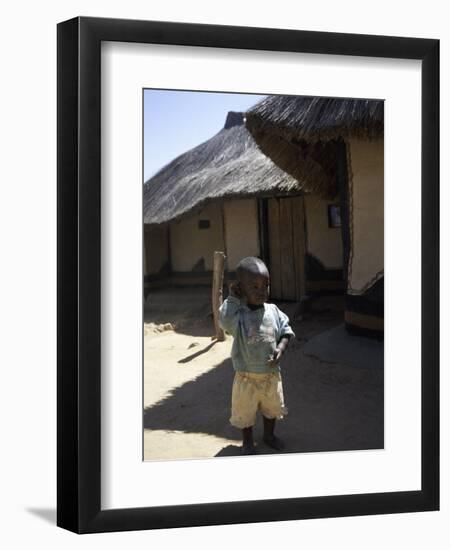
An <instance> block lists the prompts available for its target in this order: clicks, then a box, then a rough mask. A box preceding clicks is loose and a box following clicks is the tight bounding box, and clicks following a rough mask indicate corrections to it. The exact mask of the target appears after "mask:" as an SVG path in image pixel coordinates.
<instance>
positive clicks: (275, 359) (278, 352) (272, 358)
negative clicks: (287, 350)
mask: <svg viewBox="0 0 450 550" xmlns="http://www.w3.org/2000/svg"><path fill="white" fill-rule="evenodd" d="M283 351H284V350H283V349H281V348H275V349H274V350H273V353H272V355H269V358H268V360H267V362H268V363H269V365H270V366H271V367H276V366H277V365H278V363H279V362H280V359H281V356H282V355H283Z"/></svg>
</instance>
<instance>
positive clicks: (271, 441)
mask: <svg viewBox="0 0 450 550" xmlns="http://www.w3.org/2000/svg"><path fill="white" fill-rule="evenodd" d="M263 441H264V443H265V444H266V445H268V446H269V447H271V448H272V449H275V450H276V451H282V450H283V449H284V443H283V441H282V440H281V439H280V438H279V437H277V436H276V435H272V436H270V437H264V439H263Z"/></svg>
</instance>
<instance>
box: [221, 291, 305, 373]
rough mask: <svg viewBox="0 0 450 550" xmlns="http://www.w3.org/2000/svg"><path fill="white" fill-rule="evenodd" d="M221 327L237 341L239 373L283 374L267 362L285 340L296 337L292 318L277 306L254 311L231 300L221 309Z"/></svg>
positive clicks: (234, 355)
mask: <svg viewBox="0 0 450 550" xmlns="http://www.w3.org/2000/svg"><path fill="white" fill-rule="evenodd" d="M219 312H220V317H219V319H220V325H221V327H222V328H223V330H225V331H226V332H228V333H229V334H232V335H233V337H234V341H233V347H232V349H231V359H232V361H233V367H234V370H236V371H241V372H257V373H268V372H277V370H278V371H279V370H280V367H279V365H277V366H276V367H273V366H271V365H270V364H269V363H268V362H267V359H268V358H269V356H270V355H272V353H273V351H274V350H275V348H276V347H277V344H278V342H279V341H280V339H281V338H282V337H283V336H289V335H291V336H295V335H294V331H293V330H292V328H291V327H290V325H289V318H288V316H287V315H286V314H285V313H283V312H282V311H281V310H280V309H278V307H277V306H276V305H275V304H263V307H260V308H257V309H250V308H249V307H248V306H247V305H246V303H245V301H241V300H239V298H235V297H234V296H228V298H227V299H226V300H225V301H224V302H223V304H222V305H221V307H220V310H219Z"/></svg>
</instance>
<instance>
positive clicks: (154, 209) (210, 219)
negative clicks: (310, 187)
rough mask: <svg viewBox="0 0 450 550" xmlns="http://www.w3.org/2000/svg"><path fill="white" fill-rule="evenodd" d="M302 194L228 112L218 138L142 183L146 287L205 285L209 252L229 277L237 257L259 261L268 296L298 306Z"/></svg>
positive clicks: (302, 259) (302, 246) (301, 290)
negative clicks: (219, 257)
mask: <svg viewBox="0 0 450 550" xmlns="http://www.w3.org/2000/svg"><path fill="white" fill-rule="evenodd" d="M302 187H303V186H302V183H301V180H300V181H299V180H298V179H297V178H295V177H292V176H290V175H289V174H287V173H286V172H285V171H284V170H281V169H280V168H279V167H278V166H277V165H276V164H275V163H274V162H272V160H270V158H268V157H267V156H266V155H264V154H263V153H261V151H260V150H259V148H258V147H257V145H256V144H255V141H254V140H253V138H252V136H251V134H250V133H249V132H248V130H247V129H246V127H245V125H244V118H243V115H242V113H234V112H230V113H229V114H228V116H227V120H226V123H225V126H224V128H223V129H222V130H221V131H219V132H218V133H217V134H216V135H215V136H213V137H212V138H211V139H209V140H208V141H206V142H205V143H202V144H201V145H199V146H197V147H195V148H194V149H192V150H190V151H187V152H186V153H184V154H182V155H181V156H179V157H178V158H176V159H174V160H173V161H172V162H170V163H169V164H168V165H167V166H165V167H164V168H162V169H161V170H160V171H159V172H158V173H157V174H156V175H155V176H153V177H152V178H150V179H149V180H148V181H147V182H146V183H145V186H144V228H145V233H144V236H145V255H144V256H145V263H146V273H145V281H146V287H147V288H151V287H152V286H155V285H158V284H163V283H171V284H190V283H194V284H210V283H211V273H212V271H211V270H212V259H213V252H214V250H223V251H224V252H225V254H226V256H227V261H226V269H227V271H228V273H229V274H230V276H232V275H233V273H232V270H233V269H234V267H235V265H236V264H237V262H238V261H239V260H240V259H241V258H242V257H244V256H248V255H255V256H259V257H261V258H263V259H264V260H265V261H266V262H267V263H268V265H269V268H270V271H271V276H272V297H273V298H277V299H286V300H296V301H299V300H301V298H302V297H303V296H304V295H305V293H306V291H307V288H306V285H307V281H305V242H306V238H305V218H304V209H305V205H304V197H303V188H302ZM319 200H321V199H319V198H316V201H319ZM320 231H321V230H320V228H319V229H318V230H317V235H319V234H320ZM317 235H316V239H317V238H319V239H320V238H322V237H320V235H319V237H317ZM325 240H326V239H325ZM339 242H340V240H339ZM341 256H342V254H341ZM336 261H337V263H338V264H339V258H338V259H337V260H336ZM338 268H342V259H341V263H340V266H339V265H338ZM341 278H342V277H341Z"/></svg>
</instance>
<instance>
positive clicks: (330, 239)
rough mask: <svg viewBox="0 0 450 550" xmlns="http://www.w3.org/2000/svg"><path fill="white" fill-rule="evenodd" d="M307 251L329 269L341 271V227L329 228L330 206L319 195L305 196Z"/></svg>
mask: <svg viewBox="0 0 450 550" xmlns="http://www.w3.org/2000/svg"><path fill="white" fill-rule="evenodd" d="M304 200H305V217H306V249H307V252H308V253H309V254H312V255H313V256H314V257H315V258H317V259H318V260H320V262H321V263H322V264H323V265H324V267H325V268H327V269H341V268H342V263H343V262H342V260H343V251H342V236H341V229H340V228H339V227H329V226H328V205H329V204H335V203H331V202H330V201H329V200H326V199H323V198H321V197H319V196H317V195H305V198H304Z"/></svg>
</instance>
